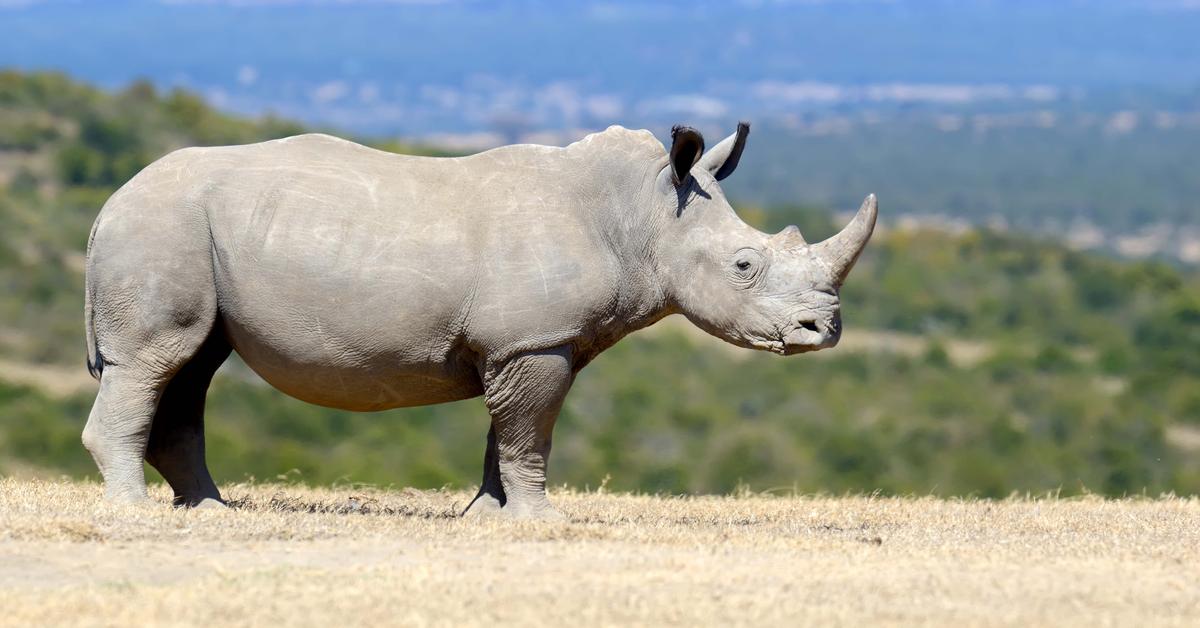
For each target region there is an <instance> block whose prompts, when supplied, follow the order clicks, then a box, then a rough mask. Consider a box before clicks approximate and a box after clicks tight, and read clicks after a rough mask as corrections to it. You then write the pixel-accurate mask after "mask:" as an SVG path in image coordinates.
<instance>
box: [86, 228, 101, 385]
mask: <svg viewBox="0 0 1200 628" xmlns="http://www.w3.org/2000/svg"><path fill="white" fill-rule="evenodd" d="M99 225H100V219H99V218H97V219H96V222H95V223H94V224H93V225H92V232H91V234H90V235H88V243H87V258H86V259H87V260H88V261H89V262H90V261H91V258H92V241H93V240H95V239H96V227H98V226H99ZM92 291H93V286H92V272H91V265H90V264H87V269H86V270H85V271H84V275H83V333H84V338H85V342H86V343H87V369H88V373H90V374H91V375H92V377H94V378H96V380H97V381H99V380H100V374H101V373H103V372H104V356H103V355H101V354H100V347H99V345H97V344H96V325H95V321H94V317H93V316H92Z"/></svg>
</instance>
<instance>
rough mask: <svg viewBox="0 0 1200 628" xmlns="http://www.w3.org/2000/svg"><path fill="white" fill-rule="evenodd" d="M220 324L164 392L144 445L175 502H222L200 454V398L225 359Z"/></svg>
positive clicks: (226, 351)
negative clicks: (172, 494)
mask: <svg viewBox="0 0 1200 628" xmlns="http://www.w3.org/2000/svg"><path fill="white" fill-rule="evenodd" d="M230 351H231V348H230V346H229V341H228V340H226V339H225V336H224V333H223V332H222V331H221V329H220V326H219V325H218V326H217V328H216V329H214V330H213V331H212V332H211V333H210V334H209V337H208V339H207V340H206V341H205V342H204V344H203V345H202V346H201V347H200V350H199V351H198V352H197V353H196V355H195V357H193V358H192V359H191V360H190V361H189V362H188V363H187V364H185V365H184V366H183V367H182V368H181V369H179V372H178V373H176V374H175V375H174V376H173V377H172V378H171V381H170V383H168V384H167V387H166V389H165V390H164V391H163V394H162V398H161V399H160V400H159V402H158V409H157V411H156V412H155V414H154V422H153V425H152V427H151V430H150V437H149V441H148V443H147V446H146V461H147V462H149V463H150V464H151V465H152V466H153V467H154V468H155V469H156V470H157V471H158V472H159V474H160V475H162V476H163V479H164V480H166V481H167V484H170V485H171V489H172V490H173V491H174V492H175V505H176V506H185V507H189V508H195V507H202V506H215V505H221V506H223V505H224V503H225V502H224V500H222V499H221V493H220V491H218V490H217V485H216V483H215V482H213V479H212V475H211V474H210V473H209V471H208V463H207V462H206V460H205V455H204V401H205V397H206V395H207V393H208V386H209V384H210V383H211V382H212V377H213V374H214V373H216V371H217V368H219V367H220V366H221V364H222V363H223V362H224V361H225V359H226V358H228V357H229V353H230Z"/></svg>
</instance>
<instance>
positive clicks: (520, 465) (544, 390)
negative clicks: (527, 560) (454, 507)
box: [464, 347, 574, 519]
mask: <svg viewBox="0 0 1200 628" xmlns="http://www.w3.org/2000/svg"><path fill="white" fill-rule="evenodd" d="M573 380H574V373H573V372H572V368H571V349H570V347H559V348H555V349H550V350H547V351H538V352H531V353H525V354H522V355H520V356H517V357H515V358H513V359H511V360H509V361H508V362H506V363H504V364H502V365H498V366H496V367H489V368H488V370H487V373H485V377H484V398H485V402H486V403H487V407H488V411H489V412H490V413H491V415H492V428H491V432H490V433H489V434H488V450H487V453H486V455H485V456H484V475H483V486H481V487H480V489H479V495H477V496H476V497H475V500H474V501H472V502H471V505H470V506H469V507H468V508H467V511H466V512H465V513H464V514H465V515H478V514H488V513H494V514H499V515H503V516H506V517H513V518H519V519H561V518H562V514H561V513H559V512H558V511H557V510H555V509H554V507H553V506H551V505H550V501H549V500H548V499H547V498H546V466H547V462H548V461H549V458H550V442H551V436H552V433H553V431H554V422H555V420H556V419H557V418H558V412H559V410H560V409H561V408H562V404H563V399H564V398H565V397H566V395H567V391H568V390H570V388H571V382H572V381H573Z"/></svg>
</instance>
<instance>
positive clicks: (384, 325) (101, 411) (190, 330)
mask: <svg viewBox="0 0 1200 628" xmlns="http://www.w3.org/2000/svg"><path fill="white" fill-rule="evenodd" d="M747 130H748V128H747V127H745V126H744V125H742V126H740V127H739V131H738V133H736V134H735V135H733V136H730V137H729V138H728V139H726V140H725V141H723V142H721V143H720V144H718V145H717V146H715V147H714V148H713V149H712V150H711V151H709V152H708V153H703V139H702V138H701V137H700V135H699V133H697V132H695V131H694V130H691V129H687V128H679V129H677V132H675V133H673V145H672V150H671V152H670V154H668V152H667V151H666V150H664V148H663V146H662V145H661V144H660V143H659V142H658V141H657V140H655V138H654V136H653V135H651V134H650V133H649V132H646V131H628V130H625V129H622V128H619V127H613V128H610V129H608V130H607V131H604V132H603V133H596V134H593V135H590V136H588V137H587V138H585V139H583V140H581V141H579V142H576V143H574V144H571V145H570V146H567V147H566V148H551V147H543V146H530V145H521V146H508V147H503V148H498V149H495V150H491V151H487V152H485V153H481V154H478V155H473V156H470V157H461V158H454V159H433V158H422V157H411V156H402V155H395V154H391V153H385V152H380V151H377V150H373V149H370V148H366V147H364V146H360V145H358V144H354V143H352V142H348V141H344V140H340V139H336V138H333V137H329V136H325V135H303V136H299V137H292V138H287V139H282V140H276V141H271V142H265V143H261V144H254V145H248V146H231V147H217V148H190V149H185V150H180V151H178V152H175V153H172V154H170V155H168V156H166V157H164V158H163V159H161V160H159V161H157V162H155V163H154V164H152V165H151V166H149V167H147V168H146V169H145V170H144V171H142V172H141V173H140V174H138V175H137V176H136V177H134V179H133V180H131V181H130V182H129V183H128V184H126V185H125V186H124V187H123V188H121V189H120V190H119V191H118V192H117V193H116V194H114V195H113V196H112V198H111V199H109V201H108V203H106V204H105V206H104V209H103V210H102V211H101V213H100V216H99V218H98V219H97V220H96V224H95V226H94V227H93V232H92V237H91V241H90V242H89V247H88V260H87V286H86V292H87V295H86V296H87V306H86V310H87V311H86V325H87V332H88V345H89V346H88V352H89V356H88V358H89V366H90V367H91V369H92V371H93V373H94V374H95V375H96V376H97V377H99V378H100V391H99V394H98V395H97V397H96V403H95V406H94V407H93V408H92V412H91V415H90V416H89V417H88V421H87V426H86V427H85V428H84V432H83V442H84V444H85V445H86V446H87V448H88V450H89V451H90V452H91V453H92V455H93V457H94V458H95V460H96V463H97V465H98V466H99V468H100V471H101V473H102V474H103V476H104V481H105V493H106V495H107V496H108V497H110V498H113V499H117V500H128V501H141V500H145V499H147V496H146V481H145V477H144V475H143V470H142V460H143V458H144V459H145V460H147V461H149V462H150V464H152V465H153V466H154V467H155V468H156V469H158V471H159V472H160V473H161V474H162V475H163V477H164V478H165V479H166V480H167V482H169V483H170V485H171V487H172V488H173V489H174V492H175V501H176V504H179V505H185V506H201V505H217V504H221V503H222V502H221V496H220V493H219V492H218V491H217V487H216V485H215V484H214V483H213V480H212V478H211V476H210V475H209V472H208V468H207V466H206V463H205V457H204V399H205V392H206V390H207V388H208V384H209V382H210V380H211V378H212V376H213V373H214V371H216V369H217V367H218V366H219V365H220V364H221V363H222V362H223V361H224V360H225V358H226V357H227V356H228V355H229V353H230V350H231V349H232V350H236V351H237V352H238V354H239V355H241V357H242V358H243V359H244V360H245V362H246V364H248V365H249V366H250V367H251V368H252V369H254V371H255V372H257V373H258V374H259V375H261V376H262V377H263V379H265V380H267V381H268V382H270V383H271V384H272V385H273V386H275V387H276V388H278V389H280V390H282V391H283V392H285V393H287V394H289V395H292V396H294V397H297V398H299V399H302V400H305V401H308V402H311V403H316V404H320V405H324V406H329V407H333V408H343V409H347V410H360V411H369V410H383V409H387V408H397V407H404V406H418V405H425V404H433V403H442V402H447V401H454V400H458V399H466V398H469V397H475V396H477V395H483V396H484V398H485V400H486V405H487V408H488V411H489V412H490V414H491V420H492V424H491V430H490V431H489V433H488V438H487V450H486V454H485V457H484V475H483V483H482V484H483V485H482V487H481V489H480V491H479V494H478V496H477V497H476V498H475V499H474V501H473V502H472V503H471V505H470V506H469V507H468V509H467V511H466V514H468V515H476V514H497V515H503V516H511V517H536V518H548V517H549V518H552V517H557V516H559V515H558V513H557V512H556V511H555V510H554V509H553V508H552V507H551V506H550V503H549V502H548V501H547V499H546V492H545V472H546V462H547V458H548V456H549V453H550V440H551V431H552V429H553V427H554V421H555V418H556V416H557V414H558V411H559V408H560V407H561V406H562V403H563V398H564V396H565V395H566V394H567V391H568V390H569V389H570V387H571V383H572V381H573V380H574V377H575V374H576V373H578V372H579V370H580V369H582V368H583V367H584V366H585V365H586V364H587V363H588V362H589V361H591V360H592V359H593V358H595V357H596V356H597V355H598V354H599V353H600V352H601V351H603V350H605V349H607V348H608V347H610V346H612V345H613V343H615V342H616V341H617V340H619V339H620V338H622V337H623V336H625V335H626V334H628V333H630V332H632V331H634V330H637V329H640V328H642V327H645V326H647V325H650V324H652V323H654V322H656V321H658V320H659V319H661V318H663V317H664V316H667V315H669V314H673V313H682V314H684V315H685V316H687V317H688V318H689V319H690V320H691V321H692V322H694V323H695V324H696V325H698V326H700V327H701V328H703V329H704V330H706V331H708V332H709V333H711V334H713V335H715V336H717V337H719V338H721V339H723V340H726V341H728V342H731V343H733V344H736V345H738V346H742V347H751V348H757V349H764V350H769V351H774V352H776V353H780V354H793V353H800V352H804V351H813V350H817V349H823V348H826V347H832V346H833V345H834V344H836V343H837V341H838V337H839V335H840V331H841V327H840V323H839V303H838V288H839V286H840V285H841V283H842V281H843V280H844V279H845V276H846V274H847V273H848V272H849V270H850V267H851V266H852V265H853V263H854V260H855V259H856V258H857V256H858V254H859V252H860V251H861V250H862V248H863V246H864V245H865V244H866V242H867V239H868V238H869V237H870V233H871V229H872V227H873V225H874V222H875V214H876V209H875V200H874V197H873V196H872V197H868V198H867V201H866V202H865V203H864V204H863V207H862V209H860V210H859V213H858V216H857V217H856V218H855V219H854V221H853V222H852V223H851V224H850V225H849V226H848V227H847V228H846V229H845V230H843V231H842V232H841V233H840V234H838V235H837V236H834V237H833V238H831V239H830V240H827V241H825V242H822V243H820V244H817V245H813V246H809V245H807V244H805V243H804V241H803V239H802V238H801V237H800V234H799V232H798V231H797V230H796V229H795V227H789V228H788V229H786V230H784V231H783V232H781V233H779V234H776V235H773V236H772V235H767V234H764V233H761V232H759V231H756V230H755V229H753V228H751V227H750V226H748V225H746V224H745V223H743V222H742V221H741V220H739V219H738V217H737V216H736V215H735V214H734V212H733V209H732V208H731V207H730V206H729V203H728V202H727V201H726V200H725V197H724V195H723V194H722V193H721V188H720V186H719V185H718V183H717V180H718V178H724V176H726V175H728V174H729V173H730V172H731V171H732V170H733V167H734V166H736V165H737V159H738V158H739V157H740V153H741V149H742V147H743V145H744V143H745V137H746V132H747Z"/></svg>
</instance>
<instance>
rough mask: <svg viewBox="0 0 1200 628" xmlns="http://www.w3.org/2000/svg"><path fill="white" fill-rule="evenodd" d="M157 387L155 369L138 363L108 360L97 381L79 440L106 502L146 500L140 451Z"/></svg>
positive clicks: (141, 451) (157, 392) (152, 410)
mask: <svg viewBox="0 0 1200 628" xmlns="http://www.w3.org/2000/svg"><path fill="white" fill-rule="evenodd" d="M160 388H161V384H160V383H159V381H158V378H156V377H155V376H154V374H153V373H150V372H147V370H146V369H143V368H139V367H136V366H134V367H127V366H124V365H120V366H118V365H116V364H111V363H110V365H109V366H108V367H106V368H105V370H104V375H103V377H102V378H101V379H100V391H99V393H98V394H97V395H96V402H95V404H93V405H92V412H91V414H89V415H88V420H87V425H86V426H84V428H83V444H84V446H85V447H87V449H88V451H89V452H91V454H92V458H93V459H95V461H96V466H97V467H99V468H100V474H101V475H102V476H103V477H104V496H105V498H106V499H108V500H110V501H117V502H141V501H146V500H148V499H149V497H148V495H147V493H146V477H145V474H144V472H143V470H142V455H143V452H144V451H145V448H146V440H147V438H148V437H149V436H150V422H151V420H152V418H153V417H154V410H155V407H156V405H157V397H158V394H159V390H160Z"/></svg>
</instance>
